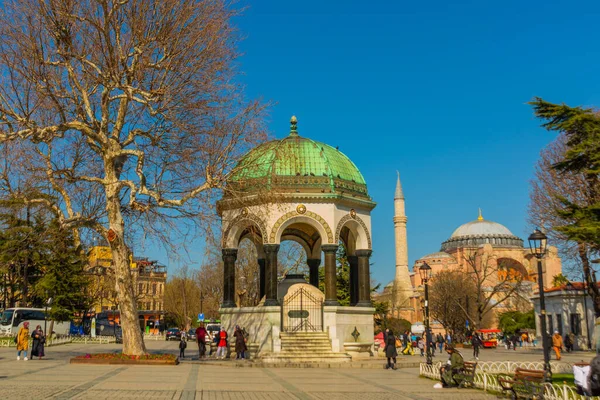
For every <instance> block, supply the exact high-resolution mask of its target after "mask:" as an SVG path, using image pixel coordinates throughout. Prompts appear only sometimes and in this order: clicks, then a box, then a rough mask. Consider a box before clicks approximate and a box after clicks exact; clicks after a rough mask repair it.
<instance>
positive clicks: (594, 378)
mask: <svg viewBox="0 0 600 400" xmlns="http://www.w3.org/2000/svg"><path fill="white" fill-rule="evenodd" d="M589 382H590V392H591V394H592V396H598V395H600V356H596V357H594V358H593V359H592V361H591V362H590V375H589Z"/></svg>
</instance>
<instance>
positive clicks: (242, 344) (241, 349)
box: [233, 325, 248, 360]
mask: <svg viewBox="0 0 600 400" xmlns="http://www.w3.org/2000/svg"><path fill="white" fill-rule="evenodd" d="M233 337H234V338H235V353H236V356H235V359H236V360H240V359H241V360H243V359H245V357H244V354H245V352H246V351H247V350H248V348H247V347H246V338H245V337H244V332H243V331H242V330H241V329H240V327H239V326H238V325H236V326H235V331H234V332H233Z"/></svg>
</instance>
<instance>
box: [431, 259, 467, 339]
mask: <svg viewBox="0 0 600 400" xmlns="http://www.w3.org/2000/svg"><path fill="white" fill-rule="evenodd" d="M476 295H477V288H476V287H475V284H474V282H473V280H472V279H469V277H468V276H467V275H466V274H465V273H464V272H462V271H458V270H454V271H441V272H439V273H437V274H435V276H433V278H432V279H431V283H430V287H429V310H430V312H431V317H432V318H433V319H434V320H436V321H438V322H439V323H440V324H442V326H443V327H444V329H446V330H447V331H449V332H454V333H457V332H463V331H464V329H465V327H466V325H467V318H468V312H469V310H470V309H473V310H474V309H475V307H476V304H475V302H474V299H475V297H476ZM467 304H468V305H467Z"/></svg>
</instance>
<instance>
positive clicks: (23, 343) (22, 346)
mask: <svg viewBox="0 0 600 400" xmlns="http://www.w3.org/2000/svg"><path fill="white" fill-rule="evenodd" d="M28 347H29V322H24V323H23V326H22V327H21V329H19V333H17V361H19V360H20V359H21V352H23V360H24V361H27V348H28Z"/></svg>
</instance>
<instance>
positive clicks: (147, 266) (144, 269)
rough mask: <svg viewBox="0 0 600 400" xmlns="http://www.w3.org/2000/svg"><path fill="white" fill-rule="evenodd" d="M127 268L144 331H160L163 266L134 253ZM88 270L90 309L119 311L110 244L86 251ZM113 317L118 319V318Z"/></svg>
mask: <svg viewBox="0 0 600 400" xmlns="http://www.w3.org/2000/svg"><path fill="white" fill-rule="evenodd" d="M130 267H131V277H132V281H133V287H134V292H135V296H136V300H137V305H138V313H139V318H140V327H141V328H142V329H143V330H144V331H145V332H146V333H158V332H159V331H160V330H162V322H161V321H162V320H163V315H164V291H165V284H166V281H167V270H166V267H165V266H164V265H161V264H160V263H159V262H158V261H154V260H149V259H148V258H137V257H133V256H132V257H131V258H130ZM87 273H88V274H89V275H90V276H91V278H92V284H91V288H90V295H91V296H92V297H93V299H94V305H93V311H94V312H96V313H100V312H102V311H118V309H119V306H118V302H117V293H116V292H115V281H114V279H115V278H114V268H113V265H112V254H111V251H110V247H108V246H94V247H92V248H91V249H90V250H89V251H88V267H87ZM115 319H116V320H118V317H115Z"/></svg>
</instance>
